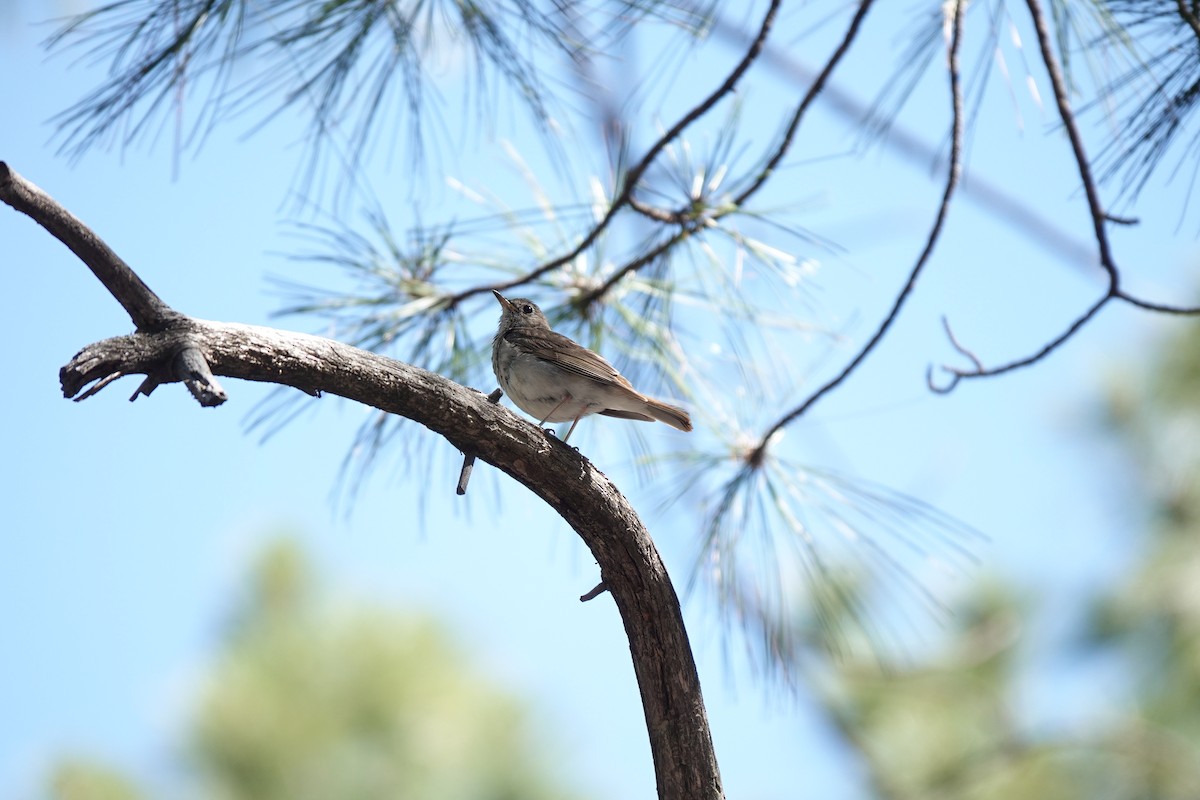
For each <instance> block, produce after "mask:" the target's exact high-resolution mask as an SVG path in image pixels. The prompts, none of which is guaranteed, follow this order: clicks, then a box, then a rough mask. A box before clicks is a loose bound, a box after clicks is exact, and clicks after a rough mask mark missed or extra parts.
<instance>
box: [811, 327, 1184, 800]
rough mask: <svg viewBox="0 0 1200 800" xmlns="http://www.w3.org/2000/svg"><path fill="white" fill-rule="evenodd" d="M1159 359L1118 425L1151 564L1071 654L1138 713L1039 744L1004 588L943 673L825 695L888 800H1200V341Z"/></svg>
mask: <svg viewBox="0 0 1200 800" xmlns="http://www.w3.org/2000/svg"><path fill="white" fill-rule="evenodd" d="M1157 352H1158V355H1157V357H1156V358H1155V359H1153V360H1152V361H1150V362H1149V363H1148V364H1146V365H1144V366H1143V367H1141V368H1140V370H1128V369H1126V370H1122V371H1121V372H1120V377H1119V379H1116V380H1114V381H1113V384H1112V390H1111V392H1110V394H1109V397H1110V399H1111V402H1110V404H1109V406H1108V412H1109V414H1108V417H1107V421H1108V425H1109V427H1110V430H1111V432H1112V433H1115V435H1117V436H1118V437H1119V438H1120V441H1121V442H1122V444H1123V445H1124V452H1125V453H1126V454H1127V456H1128V463H1129V471H1128V472H1129V474H1128V480H1123V481H1122V482H1123V483H1124V485H1125V486H1127V487H1128V490H1129V501H1130V503H1131V504H1133V505H1135V506H1140V507H1141V509H1142V513H1141V514H1140V516H1141V517H1142V518H1143V519H1144V521H1145V528H1144V530H1143V531H1141V532H1140V534H1139V533H1135V534H1134V538H1136V539H1137V540H1138V541H1137V545H1136V551H1135V552H1136V553H1138V554H1139V556H1140V559H1141V561H1140V563H1139V564H1137V565H1134V566H1133V567H1132V568H1131V569H1130V570H1129V571H1128V573H1127V574H1126V579H1125V580H1124V582H1123V583H1121V584H1120V585H1116V586H1113V587H1112V588H1111V590H1110V591H1107V592H1105V593H1103V594H1102V595H1101V596H1100V597H1099V598H1098V599H1097V600H1096V602H1095V605H1094V609H1093V613H1092V615H1091V617H1090V618H1089V619H1086V620H1085V624H1086V626H1087V627H1086V628H1085V629H1084V630H1081V631H1079V632H1078V638H1077V639H1076V640H1075V641H1074V642H1072V643H1070V646H1072V647H1076V648H1082V651H1083V652H1082V655H1083V656H1084V657H1086V656H1088V655H1093V656H1094V655H1097V650H1098V649H1099V650H1102V651H1105V652H1116V653H1119V654H1120V655H1121V656H1122V657H1123V662H1124V666H1125V670H1124V674H1125V676H1126V678H1127V681H1128V691H1129V696H1130V703H1129V704H1128V706H1129V707H1128V710H1127V711H1125V712H1124V713H1113V711H1112V710H1108V711H1106V713H1104V714H1097V716H1096V717H1095V718H1092V719H1089V720H1087V722H1086V724H1085V725H1083V726H1081V729H1082V731H1081V732H1073V731H1068V732H1063V731H1061V730H1042V731H1036V732H1034V731H1030V730H1029V729H1028V727H1027V725H1025V724H1023V723H1022V722H1021V720H1020V716H1021V714H1020V713H1019V711H1018V709H1019V706H1020V701H1019V699H1018V685H1017V682H1016V680H1015V679H1016V678H1017V676H1018V671H1017V670H1016V669H1015V667H1014V662H1015V661H1016V660H1017V656H1018V652H1017V650H1018V646H1019V642H1020V637H1019V636H1018V633H1019V629H1020V624H1019V620H1020V619H1021V618H1022V617H1023V616H1024V611H1025V609H1023V608H1021V607H1020V605H1019V604H1018V603H1017V602H1016V601H1015V600H1014V599H1013V597H1012V595H1011V593H1010V592H1009V591H1007V590H1005V589H1004V588H1002V587H996V588H995V589H994V590H992V591H991V592H989V593H984V594H980V595H979V596H978V597H977V598H976V600H975V601H974V604H973V605H974V611H972V612H970V613H968V614H966V615H964V616H962V617H960V619H959V622H960V624H961V625H962V628H961V630H959V631H958V632H957V633H956V635H955V637H954V638H953V640H952V641H951V643H950V645H949V646H948V647H947V649H946V651H945V652H943V653H942V654H941V655H940V656H938V657H937V658H936V659H934V660H932V661H929V662H926V663H923V664H922V665H921V666H919V667H916V668H911V669H900V670H899V671H897V672H894V673H892V674H887V675H881V674H879V673H878V672H877V671H875V670H874V669H871V668H870V666H869V665H862V664H859V665H851V666H850V667H849V668H847V669H844V670H841V671H839V672H838V673H837V674H832V673H831V674H829V675H826V676H825V679H824V680H823V681H822V682H820V684H819V685H821V686H823V687H824V691H823V697H824V698H825V701H826V703H827V709H828V711H829V714H830V716H831V718H832V719H833V720H834V722H835V723H836V726H837V728H838V729H839V730H840V731H842V732H843V734H844V735H845V736H846V738H847V739H848V740H849V741H850V742H851V743H852V745H853V746H854V747H855V748H856V749H857V750H858V752H859V753H861V755H862V758H863V763H864V766H865V768H866V771H867V773H868V775H869V776H870V779H871V783H872V785H873V786H874V788H875V794H876V796H877V797H880V798H891V799H893V800H916V798H923V799H927V798H945V799H946V800H967V799H969V800H1001V799H1002V798H1012V797H1036V798H1039V800H1041V799H1042V798H1061V800H1192V799H1193V798H1196V797H1200V588H1198V587H1200V326H1197V325H1195V324H1192V325H1189V326H1187V327H1186V328H1185V329H1184V330H1182V331H1180V332H1178V333H1177V334H1176V335H1173V336H1171V337H1169V338H1168V339H1167V340H1166V341H1164V342H1163V343H1162V344H1161V345H1160V348H1159V349H1158V351H1157Z"/></svg>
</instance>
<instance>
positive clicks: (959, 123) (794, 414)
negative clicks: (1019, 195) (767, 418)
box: [747, 0, 964, 463]
mask: <svg viewBox="0 0 1200 800" xmlns="http://www.w3.org/2000/svg"><path fill="white" fill-rule="evenodd" d="M963 2H964V0H956V2H955V3H954V20H953V26H952V29H951V36H950V42H949V45H948V53H947V59H948V61H949V66H948V72H949V76H950V104H951V111H952V115H953V119H952V122H951V131H950V160H949V168H948V169H947V173H946V185H945V188H944V189H943V190H942V200H941V203H940V204H939V205H938V210H937V215H936V216H935V217H934V220H933V225H932V226H931V227H930V229H929V235H928V236H927V237H926V239H925V247H924V248H923V249H922V250H921V254H920V256H918V257H917V261H916V263H915V264H914V265H913V268H912V270H911V271H910V272H909V275H908V280H907V281H905V283H904V286H903V287H902V288H901V289H900V293H899V294H897V295H896V299H895V300H894V301H893V303H892V307H891V309H890V310H889V311H888V313H887V315H886V316H885V317H884V318H883V322H881V323H880V325H879V327H878V328H877V329H876V331H875V333H874V334H873V335H872V336H871V338H870V339H868V340H867V343H866V344H865V345H863V347H862V349H861V350H859V351H858V355H856V356H854V358H852V359H851V360H850V363H848V364H847V365H846V366H845V367H844V368H843V369H842V371H841V372H839V373H838V374H837V375H836V376H834V377H833V378H832V379H830V380H829V381H827V382H826V383H825V384H824V385H822V386H821V387H820V388H819V389H817V390H816V391H815V392H813V393H812V394H811V395H809V396H808V397H807V398H806V399H805V400H804V402H802V403H800V405H798V406H796V407H795V408H793V409H792V410H791V411H789V412H787V413H786V414H784V415H783V416H782V417H780V418H779V419H778V420H777V421H776V422H775V424H773V425H771V427H769V428H768V429H767V430H766V432H765V433H764V434H763V435H762V437H761V438H760V439H759V441H758V444H757V445H755V447H754V449H753V450H751V451H750V453H749V455H748V456H747V461H748V462H749V463H755V462H756V461H761V460H762V458H763V455H764V454H765V452H766V448H767V444H768V442H770V440H771V437H772V436H774V435H775V433H776V432H778V431H780V430H782V429H783V428H784V427H786V426H787V425H790V424H791V423H792V422H794V421H795V420H796V419H798V418H799V417H800V416H801V415H803V414H804V413H805V412H807V411H808V409H810V408H812V406H813V404H815V403H816V402H817V401H818V400H820V399H821V398H822V397H824V396H825V395H826V394H828V393H829V392H831V391H833V390H834V389H836V388H837V387H838V386H839V385H840V384H841V383H842V381H844V380H846V378H848V377H850V373H852V372H854V370H855V369H857V368H858V365H859V364H861V363H862V362H863V361H864V360H866V358H867V356H868V355H869V354H870V353H871V351H872V350H874V349H875V347H876V345H878V344H879V342H881V341H882V340H883V337H884V334H886V333H887V332H888V330H889V329H890V328H891V326H892V323H893V322H895V321H896V317H897V316H899V314H900V309H901V308H902V307H903V305H904V302H905V301H906V300H907V299H908V297H909V295H910V294H912V291H913V288H914V287H915V286H916V283H917V277H918V276H919V275H920V274H921V270H922V268H923V267H924V266H925V264H926V263H927V262H928V261H929V258H930V256H932V255H933V249H934V247H935V246H936V245H937V242H938V239H939V238H940V237H941V234H942V228H943V227H944V225H945V222H946V216H947V214H948V213H949V211H950V200H951V198H952V197H953V196H954V191H955V189H956V188H957V187H958V179H959V177H960V175H961V172H962V164H961V161H962V136H963V100H962V86H961V82H960V80H959V66H958V54H959V49H960V45H961V42H962V29H963ZM868 3H869V0H864V2H863V6H864V7H865V6H866V5H868ZM859 10H860V12H861V11H862V8H860V9H859Z"/></svg>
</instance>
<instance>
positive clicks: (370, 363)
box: [5, 168, 724, 800]
mask: <svg viewBox="0 0 1200 800" xmlns="http://www.w3.org/2000/svg"><path fill="white" fill-rule="evenodd" d="M5 174H6V175H8V176H10V179H9V180H8V181H7V184H8V185H14V181H13V180H11V177H12V176H15V173H11V172H10V171H8V170H7V168H5ZM15 185H17V186H21V185H23V183H22V182H21V181H20V180H18V181H16V183H15ZM39 202H40V203H41V205H43V206H46V207H52V206H57V205H58V204H57V203H55V202H54V201H53V200H52V199H51V198H50V197H49V196H48V195H45V194H44V193H40V197H39ZM51 212H52V213H50V216H51V217H58V216H61V215H65V214H67V212H66V211H65V210H64V209H61V207H59V208H57V209H54V208H51ZM68 216H69V215H68ZM71 219H72V220H74V217H71ZM74 221H75V223H77V225H78V228H79V230H74V229H72V230H71V231H68V232H67V235H72V236H73V235H76V234H79V233H81V232H82V233H85V234H86V236H87V237H90V239H89V240H94V242H95V243H97V246H98V247H102V248H103V250H104V251H106V252H108V253H111V251H109V250H107V247H104V246H103V243H102V242H100V240H99V238H98V237H95V234H93V233H92V232H91V231H89V230H87V228H86V227H84V226H83V224H82V223H80V222H78V220H74ZM47 229H48V230H50V231H51V233H55V232H56V229H55V228H53V227H50V226H47ZM56 235H57V234H56ZM67 243H68V245H69V244H70V243H69V242H67ZM112 258H114V259H115V258H116V256H115V254H114V255H113V256H112ZM117 260H118V261H119V259H117ZM121 263H122V264H123V262H121ZM125 269H127V270H128V267H127V266H126V267H125ZM93 271H95V268H93ZM128 274H129V276H132V277H133V278H134V279H137V276H136V275H134V274H133V272H132V270H129V273H128ZM98 276H99V273H98ZM101 280H104V278H103V277H101ZM105 285H106V286H109V284H108V283H107V282H106V283H105ZM137 285H140V286H143V287H144V286H145V284H142V283H141V281H140V279H138V280H137ZM125 288H126V284H125V283H121V284H120V285H118V286H117V287H116V289H114V288H113V287H111V286H109V289H110V291H112V292H113V294H114V296H118V299H120V297H121V296H120V295H118V290H120V291H124V290H125ZM146 291H147V292H149V289H146ZM160 302H161V301H160ZM164 309H165V311H166V313H165V314H164V317H163V319H165V320H167V322H166V324H164V325H162V326H161V327H160V329H158V330H154V331H146V330H141V331H139V332H137V333H134V334H131V335H127V336H117V337H114V338H111V339H106V340H104V341H101V342H96V343H94V344H91V345H88V346H87V347H85V348H84V349H83V350H81V351H80V352H79V353H77V354H76V355H75V356H74V357H73V358H72V359H71V360H70V362H68V363H67V364H66V365H65V366H64V367H63V368H62V370H61V371H60V373H59V378H60V381H61V383H62V387H63V394H64V395H65V396H66V397H75V396H77V395H80V393H81V392H82V393H83V394H82V397H88V396H91V395H94V394H96V393H97V392H98V391H100V390H101V389H102V388H104V387H105V386H107V385H109V384H110V383H112V382H114V381H115V380H116V379H117V378H119V377H121V376H123V375H135V374H143V375H146V376H148V377H147V382H144V383H143V385H142V388H141V389H140V390H139V393H145V394H148V393H149V390H152V389H153V388H154V386H157V385H158V384H159V383H166V382H171V381H175V380H185V381H187V380H192V381H196V382H197V383H198V385H203V386H207V387H209V388H210V389H212V388H213V387H215V390H216V391H220V387H219V386H217V385H216V383H215V378H214V377H213V376H217V375H220V376H224V377H230V378H241V379H243V380H252V381H262V382H268V383H276V384H280V385H283V386H292V387H294V388H297V389H300V390H301V391H303V392H306V393H308V394H311V395H316V396H319V395H321V394H323V393H326V392H328V393H330V394H335V395H338V396H339V397H344V398H346V399H349V400H353V401H355V402H359V403H363V404H366V405H369V406H372V407H374V408H377V409H379V410H381V411H384V412H387V413H391V414H397V415H400V416H403V417H407V418H409V419H412V420H414V421H416V422H419V423H420V424H422V425H424V426H425V427H427V428H429V429H430V430H431V431H433V432H435V433H437V434H439V435H441V436H442V437H444V438H445V439H446V440H447V441H448V442H449V443H450V444H452V445H453V446H454V447H456V448H458V449H459V450H461V451H463V452H468V453H473V454H474V455H475V456H477V457H478V458H480V459H482V460H484V461H486V462H488V463H489V464H492V465H493V466H495V467H496V468H497V469H499V470H501V471H502V472H504V473H505V474H507V475H509V476H511V477H513V478H514V479H516V480H517V481H518V482H519V483H521V484H523V485H524V486H526V487H527V488H528V489H529V490H530V491H532V492H533V493H534V494H535V495H537V496H538V497H539V498H541V499H542V500H543V501H545V502H546V503H547V504H548V505H549V506H550V507H551V508H553V509H554V510H555V511H557V512H558V513H559V515H560V516H562V518H563V519H564V520H566V522H567V523H568V524H569V525H570V526H571V527H572V528H573V529H574V530H575V532H576V533H577V534H578V535H579V537H580V538H581V539H582V540H583V542H584V543H585V544H586V545H587V546H588V548H589V549H590V550H591V552H592V555H593V556H595V558H596V562H597V563H598V564H599V565H600V577H601V580H602V581H603V585H604V587H605V588H606V589H607V590H608V591H609V593H610V594H611V595H612V597H613V600H614V602H615V603H616V606H617V609H618V611H619V613H620V615H621V619H622V622H623V623H624V626H625V631H626V635H627V636H628V639H629V648H630V652H631V655H632V658H633V667H634V672H635V674H636V676H637V681H638V687H639V690H640V692H641V698H642V707H643V711H644V713H645V717H646V727H647V731H648V733H649V738H650V748H651V754H652V756H653V760H654V767H655V774H656V776H657V782H658V796H659V798H662V799H663V800H667V799H669V800H693V798H698V799H700V800H721V798H723V797H724V794H723V791H722V788H721V776H720V771H719V769H718V767H717V761H716V755H715V751H714V749H713V743H712V735H711V733H710V730H709V726H708V719H707V716H706V712H705V709H704V698H703V695H702V693H701V690H700V680H699V676H698V675H697V672H696V664H695V660H694V658H693V655H692V650H691V646H690V643H689V641H688V636H687V630H686V628H685V627H684V623H683V615H682V612H681V610H680V606H679V598H678V596H677V595H676V593H675V588H674V586H673V585H672V583H671V580H670V577H669V576H668V575H667V571H666V567H665V565H664V564H663V561H662V558H661V557H660V556H659V553H658V550H657V548H656V547H655V545H654V541H653V540H652V539H651V538H650V534H649V532H648V531H647V530H646V527H645V525H644V524H643V523H642V521H641V520H640V519H639V518H638V516H637V513H636V512H635V511H634V510H633V508H632V506H630V504H629V502H628V501H627V500H626V499H625V497H624V496H623V495H622V494H621V493H620V491H618V489H617V487H616V486H615V485H613V483H612V482H611V481H609V479H608V478H607V477H605V475H604V474H603V473H601V472H600V471H599V470H597V469H596V468H595V467H594V466H593V465H592V464H591V462H589V461H588V460H587V459H586V458H584V457H583V456H581V455H580V454H579V452H578V451H576V450H575V449H574V448H571V447H569V446H567V445H564V444H562V443H561V442H559V441H558V440H557V439H554V438H551V437H547V436H545V435H544V434H543V433H542V431H541V430H540V429H539V428H538V427H537V426H536V425H533V424H532V423H529V422H526V421H525V420H523V419H522V418H520V417H518V416H517V415H516V414H514V413H512V412H511V411H509V410H508V409H506V408H504V407H502V406H500V405H498V404H496V403H492V402H489V401H488V399H487V398H486V397H485V396H484V395H483V394H481V393H479V392H477V391H474V390H472V389H468V388H467V387H465V386H462V385H460V384H457V383H455V382H453V381H451V380H449V379H447V378H445V377H443V376H441V375H438V374H436V373H432V372H428V371H426V370H423V369H420V368H418V367H415V366H412V365H410V364H405V363H403V362H400V361H395V360H393V359H390V358H387V357H385V356H381V355H378V354H376V353H372V352H369V351H366V350H360V349H359V348H356V347H352V346H350V345H347V344H343V343H341V342H336V341H333V340H331V339H325V338H322V337H319V336H312V335H308V334H301V333H290V332H286V331H281V330H278V329H274V328H267V327H262V326H256V325H241V324H232V323H224V322H210V321H206V320H199V319H194V318H191V317H188V316H185V315H183V314H180V313H179V312H176V311H174V310H171V309H169V308H167V307H165V305H164ZM222 394H223V392H222ZM135 396H136V395H135ZM82 397H81V399H82Z"/></svg>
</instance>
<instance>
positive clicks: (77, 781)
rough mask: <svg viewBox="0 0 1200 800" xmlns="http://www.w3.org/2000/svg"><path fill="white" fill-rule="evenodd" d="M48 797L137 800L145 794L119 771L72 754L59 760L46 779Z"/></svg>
mask: <svg viewBox="0 0 1200 800" xmlns="http://www.w3.org/2000/svg"><path fill="white" fill-rule="evenodd" d="M50 796H51V797H53V798H54V800H141V798H143V797H145V795H143V794H142V793H141V791H140V790H139V789H138V788H137V786H136V785H134V783H133V782H132V781H130V780H129V778H127V777H126V776H124V775H122V774H121V773H120V772H117V771H116V770H114V769H112V768H111V767H108V766H106V765H104V764H100V763H96V762H94V761H90V760H88V759H84V758H76V757H72V758H67V759H63V760H62V761H60V762H59V764H58V766H57V767H56V768H55V770H54V775H53V776H52V777H51V779H50Z"/></svg>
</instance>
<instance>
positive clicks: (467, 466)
mask: <svg viewBox="0 0 1200 800" xmlns="http://www.w3.org/2000/svg"><path fill="white" fill-rule="evenodd" d="M503 395H504V392H502V391H501V390H499V389H493V390H492V393H491V394H489V395H488V396H487V399H488V402H489V403H499V402H500V398H501V397H502V396H503ZM474 469H475V454H474V453H464V454H463V465H462V470H460V471H459V473H458V485H457V486H456V487H454V493H455V494H457V495H459V496H462V495H464V494H466V493H467V483H468V482H469V481H470V480H471V472H472V471H473V470H474Z"/></svg>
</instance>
